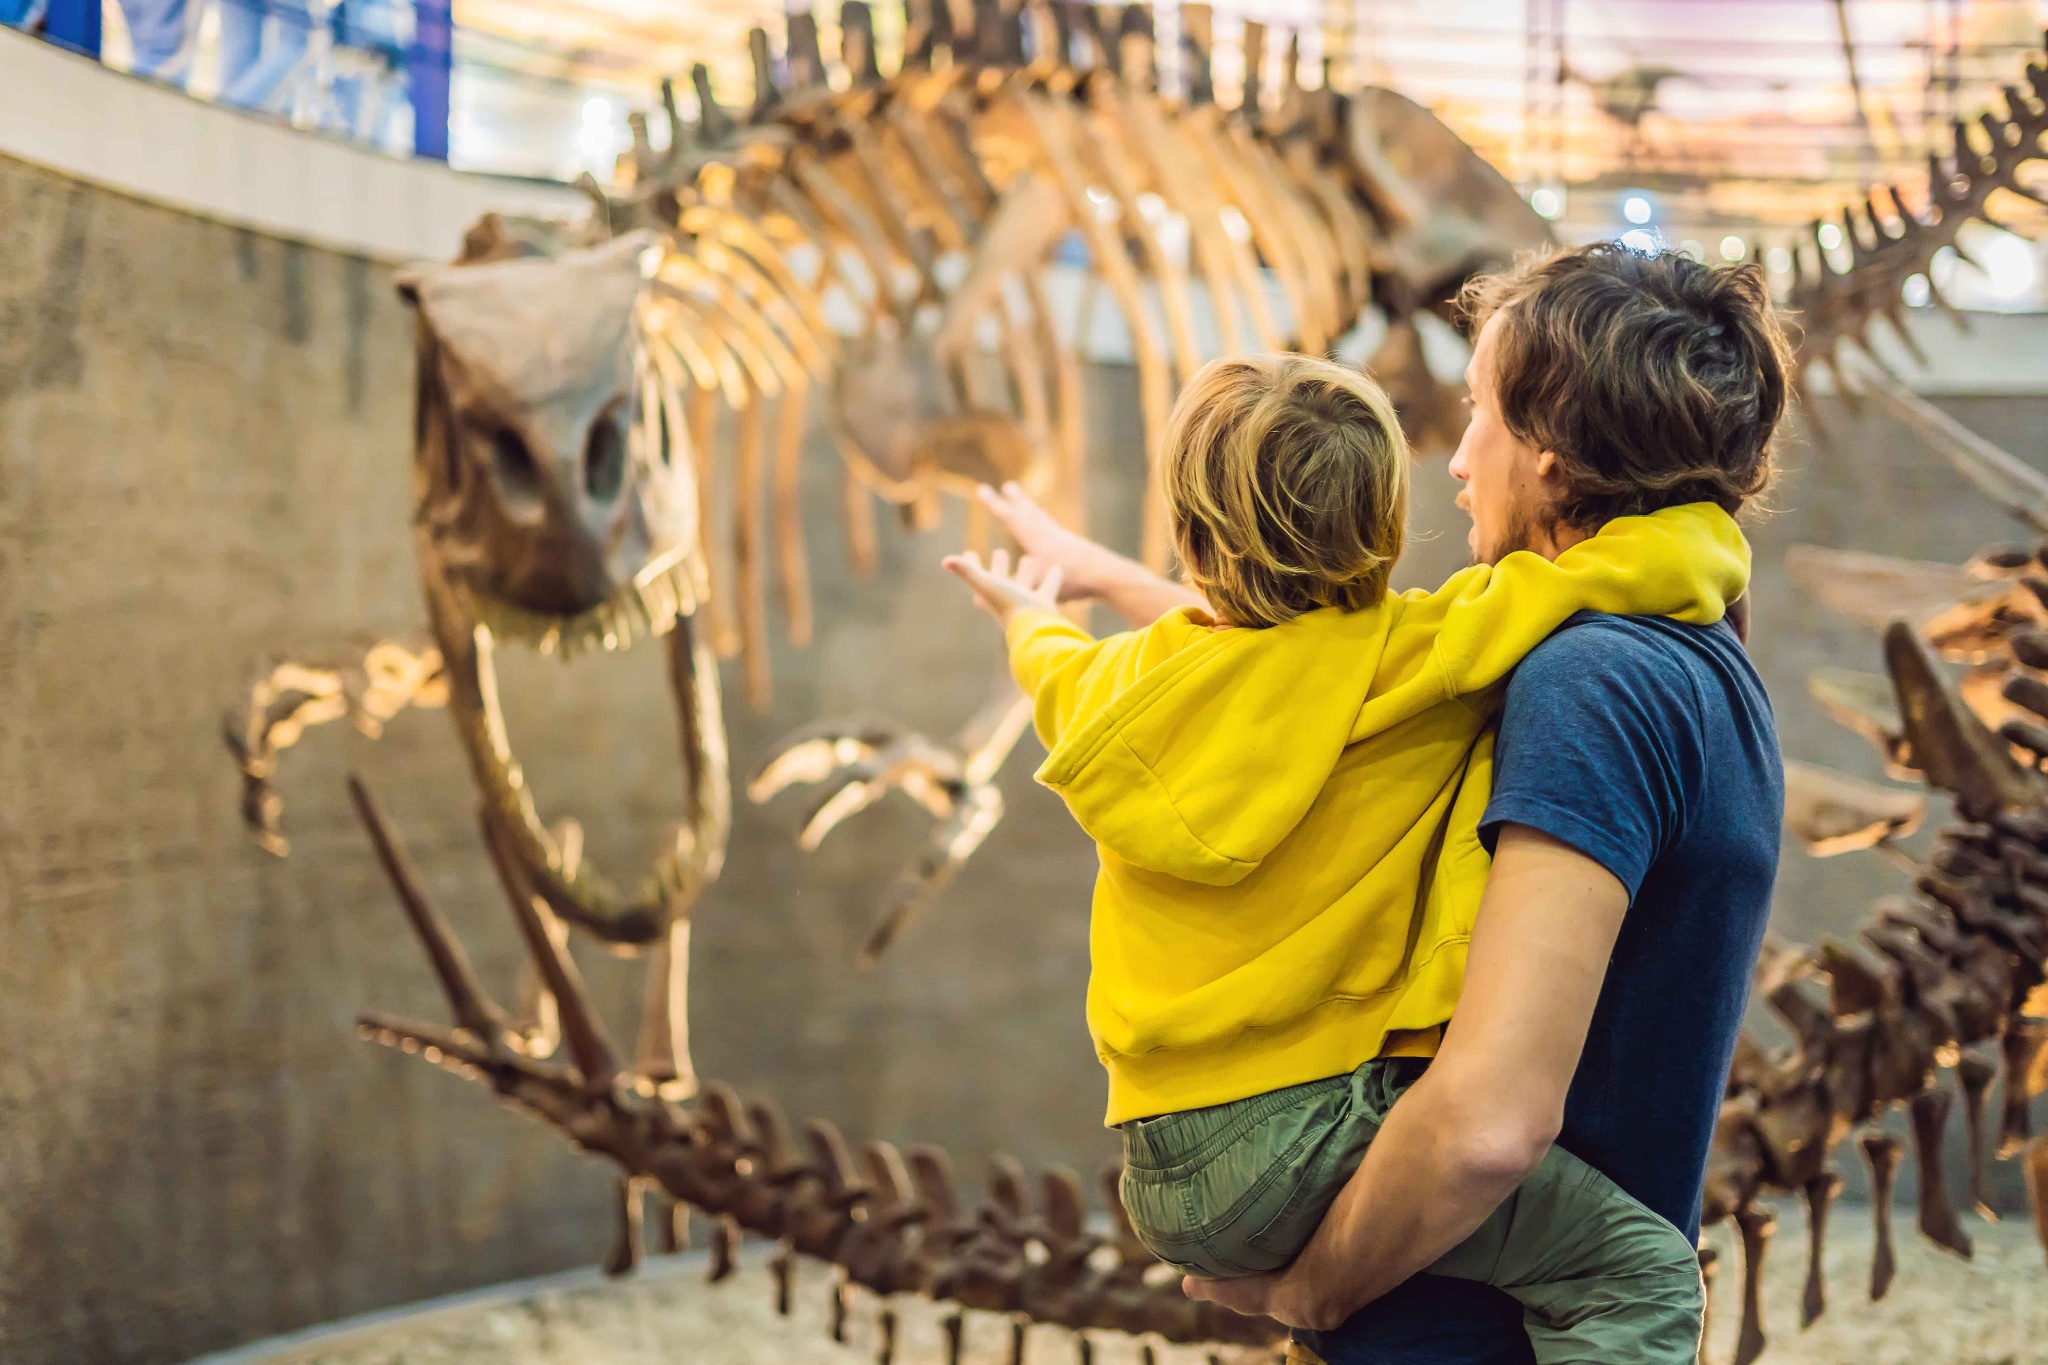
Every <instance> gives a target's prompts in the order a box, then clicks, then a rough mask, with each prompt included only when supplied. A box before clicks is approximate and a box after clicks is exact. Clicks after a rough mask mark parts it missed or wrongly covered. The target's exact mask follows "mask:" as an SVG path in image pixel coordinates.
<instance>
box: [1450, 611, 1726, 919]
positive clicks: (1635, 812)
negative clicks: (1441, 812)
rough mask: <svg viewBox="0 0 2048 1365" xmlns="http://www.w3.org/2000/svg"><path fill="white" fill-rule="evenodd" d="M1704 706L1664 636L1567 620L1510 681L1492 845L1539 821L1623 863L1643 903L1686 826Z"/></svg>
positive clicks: (1578, 845) (1491, 808)
mask: <svg viewBox="0 0 2048 1365" xmlns="http://www.w3.org/2000/svg"><path fill="white" fill-rule="evenodd" d="M1698 715H1699V703H1698V696H1697V693H1696V692H1695V690H1694V686H1693V682H1692V679H1691V678H1690V676H1689V675H1688V674H1687V673H1686V671H1685V670H1684V669H1683V667H1682V666H1680V664H1679V663H1678V662H1677V661H1676V660H1674V659H1672V658H1670V657H1669V656H1668V655H1666V654H1664V653H1663V652H1662V650H1661V648H1660V647H1659V645H1658V644H1657V643H1656V642H1654V641H1652V640H1648V639H1644V638H1643V637H1641V636H1639V635H1637V634H1635V633H1633V632H1629V631H1624V630H1615V629H1603V628H1602V626H1601V624H1600V622H1598V621H1597V620H1595V621H1589V622H1585V623H1582V624H1575V625H1570V626H1567V627H1566V628H1565V629H1564V630H1562V631H1560V632H1558V633H1557V634H1556V635H1553V636H1552V637H1551V638H1550V639H1548V640H1546V641H1544V643H1543V644H1542V645H1540V646H1538V647H1537V648H1536V650H1535V651H1534V652H1532V653H1531V654H1530V655H1529V657H1528V658H1527V659H1525V660H1523V662H1522V666H1521V667H1520V668H1519V669H1517V670H1516V672H1515V675H1514V678H1513V679H1512V681H1510V683H1509V684H1508V690H1507V698H1506V701H1505V703H1504V705H1503V706H1502V709H1501V723H1500V737H1499V740H1498V742H1497V743H1496V745H1495V748H1494V784H1493V796H1492V798H1491V800H1489V801H1488V802H1487V806H1486V814H1485V815H1484V817H1482V819H1481V823H1480V837H1481V839H1482V840H1483V841H1484V843H1485V844H1486V847H1487V850H1488V851H1489V852H1491V851H1492V850H1493V848H1494V845H1495V843H1496V841H1497V840H1498V839H1499V837H1500V827H1501V826H1502V825H1506V824H1516V825H1527V826H1529V827H1530V828H1532V829H1538V830H1541V831H1542V832H1543V833H1545V834H1548V835H1550V836H1551V837H1552V838H1554V839H1557V840H1558V841H1560V842H1561V843H1564V844H1568V845H1570V846H1571V847H1572V848H1575V849H1577V850H1578V851H1579V852H1581V853H1583V854H1585V855H1586V856H1587V857H1589V858H1591V859H1593V860H1594V861H1595V862H1597V863H1599V864H1600V865H1601V866H1602V867H1604V868H1606V869H1607V870H1608V871H1609V872H1612V873H1613V874H1614V875H1615V877H1616V878H1618V879H1619V880H1620V881H1621V883H1622V884H1623V885H1624V886H1626V887H1627V888H1628V893H1629V897H1630V899H1631V900H1633V899H1634V897H1635V894H1636V892H1637V891H1638V890H1639V889H1640V888H1641V886H1642V883H1643V878H1644V876H1645V875H1646V874H1647V873H1648V872H1649V869H1650V865H1651V864H1652V863H1654V862H1655V861H1656V860H1657V856H1658V854H1660V853H1661V852H1662V851H1663V850H1664V849H1666V848H1667V847H1669V846H1670V844H1671V843H1672V842H1673V841H1674V840H1675V839H1676V838H1677V837H1678V834H1679V832H1680V831H1681V829H1682V828H1683V825H1684V820H1685V812H1686V808H1687V806H1688V804H1689V802H1688V800H1687V796H1688V792H1689V791H1691V790H1692V784H1693V782H1694V781H1695V777H1696V774H1697V772H1698V766H1699V765H1698V761H1697V759H1698V754H1699V750H1700V737H1699V734H1698Z"/></svg>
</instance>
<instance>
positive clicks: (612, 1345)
mask: <svg viewBox="0 0 2048 1365" xmlns="http://www.w3.org/2000/svg"><path fill="white" fill-rule="evenodd" d="M1968 1225H1969V1229H1970V1233H1971V1236H1972V1237H1973V1238H1975V1239H1976V1243H1977V1253H1976V1257H1975V1259H1974V1260H1973V1261H1970V1262H1964V1261H1960V1260H1957V1259H1956V1258H1954V1257H1952V1256H1949V1255H1947V1254H1945V1253H1942V1252H1940V1251H1937V1250H1936V1249H1935V1248H1933V1247H1932V1246H1930V1245H1928V1244H1927V1243H1925V1242H1923V1241H1921V1240H1920V1238H1919V1237H1918V1236H1917V1235H1916V1234H1915V1233H1914V1232H1913V1231H1912V1227H1911V1223H1910V1220H1909V1219H1906V1218H1901V1219H1900V1220H1899V1222H1898V1225H1897V1238H1898V1259H1899V1271H1898V1278H1897V1280H1896V1281H1895V1282H1894V1284H1893V1286H1892V1289H1891V1292H1890V1294H1889V1295H1888V1296H1887V1297H1886V1299H1885V1300H1884V1301H1883V1302H1882V1303H1878V1304H1872V1303H1870V1302H1868V1300H1867V1299H1866V1298H1865V1292H1864V1291H1865V1286H1866V1284H1867V1281H1868V1277H1869V1273H1870V1223H1869V1214H1868V1211H1867V1210H1865V1209H1862V1208H1858V1207H1855V1206H1846V1207H1843V1208H1838V1209H1837V1210H1835V1212H1834V1215H1833V1217H1832V1219H1831V1220H1830V1228H1829V1237H1828V1255H1827V1267H1828V1272H1829V1273H1828V1287H1829V1309H1828V1312H1827V1314H1826V1316H1824V1317H1822V1318H1821V1319H1820V1321H1819V1322H1817V1323H1815V1324H1814V1325H1813V1326H1812V1327H1811V1328H1809V1329H1807V1330H1806V1331H1804V1332H1802V1331H1800V1330H1799V1298H1800V1287H1801V1284H1802V1282H1803V1277H1804V1273H1805V1256H1806V1246H1805V1226H1804V1221H1803V1219H1802V1218H1801V1217H1800V1215H1799V1214H1798V1213H1797V1212H1794V1211H1790V1210H1787V1211H1786V1212H1785V1213H1783V1214H1782V1215H1781V1219H1780V1225H1779V1226H1780V1231H1779V1234H1778V1237H1777V1239H1776V1241H1775V1243H1774V1244H1773V1246H1772V1249H1771V1255H1770V1258H1769V1261H1768V1262H1767V1264H1768V1274H1767V1276H1766V1291H1765V1325H1766V1330H1767V1332H1768V1334H1769V1336H1770V1347H1769V1349H1768V1350H1767V1352H1766V1353H1765V1355H1764V1358H1763V1359H1764V1365H2048V1263H2044V1260H2043V1257H2042V1252H2041V1249H2040V1247H2039V1246H2038V1245H2036V1244H2035V1242H2034V1239H2033V1234H2032V1229H2031V1228H2028V1227H2026V1226H2025V1225H2023V1224H2020V1223H2015V1222H2005V1223H2000V1224H1985V1223H1982V1222H1980V1221H1978V1220H1976V1219H1970V1220H1968ZM1717 1245H1720V1246H1721V1247H1722V1249H1723V1255H1724V1257H1725V1258H1726V1259H1724V1261H1723V1265H1724V1266H1725V1267H1727V1270H1728V1273H1725V1274H1723V1275H1722V1276H1721V1278H1720V1283H1719V1286H1718V1287H1717V1291H1716V1294H1715V1303H1714V1318H1713V1320H1712V1322H1711V1325H1710V1346H1711V1348H1712V1349H1711V1350H1710V1352H1709V1359H1710V1360H1711V1361H1713V1362H1715V1363H1716V1365H1723V1363H1724V1362H1727V1361H1730V1360H1732V1359H1733V1357H1734V1341H1735V1332H1736V1327H1737V1318H1738V1317H1739V1314H1740V1311H1741V1310H1740V1297H1739V1291H1740V1277H1739V1275H1737V1274H1736V1273H1734V1266H1735V1261H1734V1252H1733V1247H1732V1246H1731V1245H1730V1244H1729V1239H1727V1238H1726V1237H1719V1238H1717ZM748 1253H749V1254H748V1255H747V1256H746V1258H745V1260H744V1263H743V1266H742V1268H741V1270H740V1271H739V1272H738V1273H737V1274H736V1275H734V1276H733V1277H732V1278H730V1279H728V1280H726V1281H725V1282H724V1283H722V1284H718V1285H710V1284H706V1283H705V1280H704V1260H703V1258H702V1256H701V1255H695V1256H682V1257H667V1258H658V1259H655V1260H652V1261H650V1262H649V1263H648V1264H647V1265H646V1266H645V1267H644V1268H643V1269H642V1271H641V1272H640V1273H639V1274H638V1275H636V1276H635V1277H633V1278H632V1279H629V1280H624V1281H606V1280H604V1279H603V1278H602V1277H600V1276H599V1275H597V1274H596V1273H595V1272H578V1273H574V1274H570V1275H562V1276H554V1277H551V1278H549V1279H546V1280H536V1281H528V1282H525V1283H523V1284H520V1285H511V1286H505V1287H503V1288H501V1289H497V1290H488V1291H484V1292H482V1293H479V1294H474V1295H467V1296H462V1297H459V1298H456V1299H450V1300H442V1301H439V1302H437V1303H433V1304H426V1305H421V1306H419V1307H418V1308H415V1309H413V1310H411V1311H409V1312H402V1313H391V1314H381V1315H377V1316H375V1317H372V1318H367V1319H359V1320H357V1321H355V1322H353V1323H344V1324H338V1325H337V1326H336V1327H333V1328H329V1329H326V1330H324V1331H317V1332H312V1333H305V1334H301V1335H299V1336H297V1337H293V1338H288V1339H285V1340H281V1341H276V1342H271V1343H267V1344H259V1345H257V1346H253V1347H248V1348H244V1349H242V1350H239V1351H234V1352H230V1353H228V1354H226V1355H220V1356H213V1357H209V1358H207V1360H206V1361H204V1362H195V1365H856V1363H858V1365H872V1362H874V1361H875V1359H876V1356H877V1347H878V1345H879V1340H880V1338H879V1330H878V1322H877V1313H878V1308H879V1305H878V1303H877V1301H876V1300H875V1299H874V1298H873V1297H872V1296H869V1295H864V1294H856V1295H855V1296H854V1304H853V1309H852V1313H851V1316H850V1318H849V1321H848V1325H847V1340H846V1344H844V1345H838V1344H834V1343H833V1342H832V1341H831V1340H830V1339H829V1336H828V1334H827V1331H826V1324H827V1310H828V1306H829V1301H830V1300H829V1288H828V1285H829V1280H828V1278H827V1272H826V1271H825V1270H824V1269H823V1268H822V1267H819V1266H816V1265H810V1266H806V1267H805V1268H804V1270H803V1271H802V1272H801V1273H800V1274H799V1277H798V1282H797V1292H796V1296H795V1303H794V1311H793V1312H792V1314H791V1316H790V1317H788V1318H781V1317H778V1316H777V1315H776V1314H775V1313H774V1312H773V1310H772V1302H773V1292H772V1289H771V1286H770V1279H769V1275H768V1272H767V1268H766V1266H767V1261H768V1258H769V1254H770V1253H769V1249H768V1248H766V1247H763V1246H750V1247H749V1248H748ZM897 1317H898V1322H899V1334H898V1347H897V1351H896V1357H895V1358H896V1360H897V1361H898V1362H899V1365H940V1362H942V1361H943V1360H944V1354H943V1350H942V1347H941V1336H940V1326H939V1314H938V1312H937V1311H936V1309H934V1308H933V1307H932V1306H931V1305H929V1304H924V1303H919V1302H915V1301H908V1302H901V1303H899V1304H898V1305H897ZM1009 1341H1010V1328H1009V1324H1008V1323H1007V1322H1006V1321H1005V1320H1004V1319H1002V1318H1000V1317H996V1316H993V1315H986V1314H971V1315H969V1319H968V1329H967V1346H968V1351H967V1361H968V1362H969V1363H970V1365H1001V1362H1003V1361H1004V1360H1005V1359H1006V1357H1007V1354H1008V1348H1009ZM1092 1345H1093V1351H1092V1355H1093V1360H1094V1365H1138V1362H1139V1361H1140V1360H1141V1351H1140V1344H1139V1343H1137V1342H1135V1341H1133V1340H1131V1339H1129V1338H1126V1337H1121V1336H1118V1335H1116V1334H1113V1333H1101V1334H1097V1335H1095V1336H1094V1337H1093V1341H1092ZM1156 1359H1157V1362H1158V1365H1204V1363H1205V1362H1206V1359H1207V1357H1206V1354H1205V1353H1203V1352H1199V1351H1191V1350H1182V1349H1171V1348H1163V1347H1162V1348H1159V1349H1158V1351H1157V1355H1156ZM1079 1360H1080V1353H1079V1351H1078V1350H1077V1349H1076V1343H1075V1339H1074V1337H1073V1335H1072V1334H1070V1333H1068V1332H1065V1331H1061V1330H1059V1329H1056V1328H1034V1329H1033V1330H1032V1331H1031V1333H1030V1334H1029V1337H1028V1340H1027V1343H1026V1352H1025V1365H1076V1362H1077V1361H1079Z"/></svg>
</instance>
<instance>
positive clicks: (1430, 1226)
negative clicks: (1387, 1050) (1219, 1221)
mask: <svg viewBox="0 0 2048 1365" xmlns="http://www.w3.org/2000/svg"><path fill="white" fill-rule="evenodd" d="M1444 1079H1445V1078H1443V1077H1440V1076H1431V1075H1430V1074H1428V1073H1425V1074H1424V1075H1423V1076H1422V1078H1421V1079H1420V1080H1418V1081H1417V1082H1416V1083H1415V1084H1414V1086H1413V1087H1411V1088H1410V1089H1409V1091H1408V1093H1407V1094H1405V1095H1403V1096H1402V1097H1401V1102H1400V1103H1398V1104H1396V1105H1395V1106H1394V1107H1393V1109H1392V1110H1391V1111H1390V1112H1389V1113H1388V1115H1387V1121H1386V1124H1385V1125H1384V1126H1383V1127H1382V1128H1381V1129H1380V1131H1379V1136H1378V1137H1376V1138H1375V1139H1374V1140H1373V1143H1372V1146H1371V1147H1370V1148H1369V1149H1368V1150H1367V1153H1366V1160H1365V1162H1364V1163H1363V1164H1361V1165H1360V1167H1359V1169H1358V1173H1357V1174H1356V1175H1355V1176H1353V1177H1352V1179H1351V1181H1350V1182H1349V1183H1348V1184H1346V1185H1345V1187H1344V1189H1343V1191H1342V1193H1340V1194H1339V1195H1338V1197H1337V1199H1336V1201H1335V1202H1334V1203H1333V1204H1331V1206H1330V1210H1329V1212H1328V1213H1327V1214H1326V1215H1325V1216H1324V1218H1323V1224H1322V1227H1321V1228H1320V1229H1319V1230H1318V1231H1317V1233H1316V1235H1315V1237H1314V1239H1313V1240H1311V1241H1310V1243H1309V1245H1308V1246H1307V1247H1306V1248H1305V1249H1304V1250H1303V1251H1302V1253H1301V1256H1300V1257H1299V1258H1298V1259H1297V1260H1296V1261H1295V1264H1294V1267H1293V1269H1292V1270H1291V1271H1290V1272H1289V1278H1291V1279H1294V1280H1296V1281H1297V1283H1298V1285H1299V1288H1300V1291H1301V1293H1302V1294H1303V1296H1304V1304H1305V1306H1306V1307H1307V1308H1308V1310H1309V1312H1310V1314H1311V1315H1312V1318H1313V1319H1314V1320H1313V1321H1312V1322H1311V1325H1312V1326H1316V1327H1320V1328H1326V1329H1327V1328H1333V1327H1336V1326H1337V1325H1338V1324H1340V1323H1342V1322H1343V1321H1344V1320H1345V1319H1346V1318H1348V1317H1350V1316H1351V1314H1352V1313H1354V1312H1356V1311H1357V1310H1358V1309H1360V1308H1362V1307H1364V1306H1365V1305H1366V1304H1368V1303H1370V1302H1372V1301H1373V1300H1374V1299H1376V1298H1378V1297H1379V1296H1380V1295H1382V1294H1385V1293H1387V1292H1388V1291H1389V1290H1392V1289H1394V1288H1395V1287H1396V1286H1398V1285H1399V1284H1401V1282H1402V1281H1404V1280H1406V1279H1407V1278H1408V1277H1409V1276H1411V1275H1414V1274H1416V1273H1417V1272H1419V1271H1422V1270H1426V1269H1428V1268H1429V1266H1430V1265H1431V1264H1432V1263H1433V1262H1435V1261H1436V1259H1437V1258H1438V1257H1440V1256H1442V1255H1443V1254H1444V1253H1445V1252H1447V1251H1449V1250H1450V1249H1451V1248H1452V1247H1455V1246H1457V1245H1458V1243H1460V1242H1462V1241H1464V1240H1465V1239H1466V1238H1467V1237H1469V1236H1470V1235H1471V1234H1472V1233H1473V1231H1474V1230H1475V1229H1477V1228H1478V1227H1479V1225H1480V1224H1481V1223H1483V1222H1485V1221H1486V1219H1487V1216H1488V1215H1489V1214H1491V1213H1492V1212H1493V1211H1494V1209H1496V1208H1497V1207H1499V1205H1500V1203H1501V1201H1502V1200H1504V1199H1506V1198H1507V1197H1508V1196H1509V1195H1510V1194H1513V1193H1514V1191H1515V1187H1516V1186H1517V1185H1519V1184H1520V1183H1521V1181H1522V1179H1523V1177H1524V1176H1526V1175H1527V1174H1528V1172H1529V1170H1530V1169H1531V1168H1532V1167H1533V1165H1534V1162H1533V1161H1532V1160H1531V1159H1530V1158H1531V1154H1532V1150H1533V1149H1532V1148H1531V1147H1530V1146H1526V1145H1524V1146H1519V1147H1516V1148H1510V1149H1496V1150H1491V1151H1489V1150H1487V1149H1485V1148H1484V1147H1481V1146H1478V1145H1477V1144H1474V1143H1472V1142H1469V1141H1466V1140H1465V1139H1464V1136H1463V1135H1467V1134H1473V1133H1479V1132H1483V1131H1484V1129H1485V1121H1484V1116H1476V1115H1472V1114H1466V1113H1461V1112H1459V1111H1460V1110H1461V1109H1462V1108H1463V1107H1464V1106H1462V1105H1460V1104H1459V1103H1457V1101H1456V1093H1457V1092H1456V1088H1455V1087H1453V1086H1450V1085H1445V1084H1442V1083H1441V1082H1442V1081H1443V1080H1444ZM1432 1081H1437V1082H1439V1083H1438V1084H1434V1085H1433V1084H1432ZM1534 1155H1535V1156H1537V1157H1540V1156H1541V1153H1540V1151H1538V1152H1534ZM1417 1190H1427V1191H1429V1197H1428V1198H1426V1199H1421V1200H1418V1199H1417V1198H1416V1197H1415V1192H1416V1191H1417Z"/></svg>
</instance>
